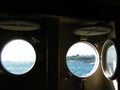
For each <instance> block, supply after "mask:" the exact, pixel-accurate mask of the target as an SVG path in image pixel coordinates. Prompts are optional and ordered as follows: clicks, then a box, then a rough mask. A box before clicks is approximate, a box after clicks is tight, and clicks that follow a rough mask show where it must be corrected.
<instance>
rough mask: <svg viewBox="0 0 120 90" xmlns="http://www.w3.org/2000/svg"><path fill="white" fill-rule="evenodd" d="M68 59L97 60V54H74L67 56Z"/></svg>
mask: <svg viewBox="0 0 120 90" xmlns="http://www.w3.org/2000/svg"><path fill="white" fill-rule="evenodd" d="M66 60H84V61H85V60H90V61H93V60H94V61H95V55H74V56H67V57H66Z"/></svg>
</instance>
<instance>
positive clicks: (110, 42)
mask: <svg viewBox="0 0 120 90" xmlns="http://www.w3.org/2000/svg"><path fill="white" fill-rule="evenodd" d="M112 44H113V45H114V47H115V50H116V59H117V60H116V69H115V71H114V73H113V74H112V75H111V76H108V75H107V74H106V71H105V69H104V67H105V66H104V65H105V63H106V53H107V52H106V51H107V49H108V47H110V45H112ZM119 51H120V50H119V44H118V42H117V41H116V40H115V39H114V38H110V39H108V40H106V41H105V42H104V44H103V47H102V52H101V59H102V60H101V67H102V71H103V74H104V76H105V77H106V78H107V79H109V80H114V79H116V78H117V76H118V71H119V60H118V59H119V56H120V54H119Z"/></svg>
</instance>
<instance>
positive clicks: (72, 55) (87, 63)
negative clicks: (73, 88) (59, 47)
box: [66, 41, 99, 78]
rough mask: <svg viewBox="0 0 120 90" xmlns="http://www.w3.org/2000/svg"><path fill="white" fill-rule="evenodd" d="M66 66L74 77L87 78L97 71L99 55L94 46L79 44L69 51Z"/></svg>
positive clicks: (82, 42)
mask: <svg viewBox="0 0 120 90" xmlns="http://www.w3.org/2000/svg"><path fill="white" fill-rule="evenodd" d="M66 64H67V67H68V69H69V71H70V72H71V73H72V74H73V75H75V76H77V77H79V78H86V77H88V76H91V75H92V74H93V73H94V72H95V71H96V70H97V68H98V65H99V55H98V52H97V50H96V48H95V47H94V45H92V44H90V43H89V42H85V41H81V42H77V43H75V44H73V45H72V46H71V47H70V48H69V49H68V51H67V55H66Z"/></svg>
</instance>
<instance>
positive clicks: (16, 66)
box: [2, 61, 34, 74]
mask: <svg viewBox="0 0 120 90" xmlns="http://www.w3.org/2000/svg"><path fill="white" fill-rule="evenodd" d="M33 64H34V62H11V61H4V62H2V65H3V67H4V68H5V69H6V70H7V71H8V72H10V73H13V74H24V73H26V72H28V71H29V70H30V69H31V68H32V67H33Z"/></svg>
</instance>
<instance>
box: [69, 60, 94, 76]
mask: <svg viewBox="0 0 120 90" xmlns="http://www.w3.org/2000/svg"><path fill="white" fill-rule="evenodd" d="M94 65H95V64H94V63H83V62H80V61H75V60H68V61H67V66H68V68H69V70H70V71H71V72H72V73H73V74H74V75H76V76H78V77H82V76H84V75H87V74H88V73H89V72H91V70H92V69H93V67H94Z"/></svg>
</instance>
